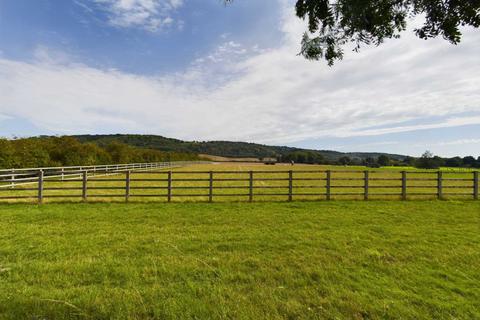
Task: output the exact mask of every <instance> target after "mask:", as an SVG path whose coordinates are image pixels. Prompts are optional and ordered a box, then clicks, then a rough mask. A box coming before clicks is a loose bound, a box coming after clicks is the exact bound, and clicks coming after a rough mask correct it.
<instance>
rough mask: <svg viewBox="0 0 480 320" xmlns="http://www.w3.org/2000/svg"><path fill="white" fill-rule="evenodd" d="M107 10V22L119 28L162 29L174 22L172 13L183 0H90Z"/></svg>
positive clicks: (155, 30)
mask: <svg viewBox="0 0 480 320" xmlns="http://www.w3.org/2000/svg"><path fill="white" fill-rule="evenodd" d="M92 1H94V2H95V3H96V4H97V5H99V6H100V8H102V9H103V10H105V11H107V12H108V16H109V23H110V24H111V25H113V26H116V27H121V28H132V27H133V28H141V29H144V30H148V31H150V32H157V31H159V30H164V29H165V28H166V27H169V26H171V25H172V24H173V23H174V19H173V17H172V13H173V12H174V11H175V10H176V9H178V8H180V7H181V6H182V5H183V0H92Z"/></svg>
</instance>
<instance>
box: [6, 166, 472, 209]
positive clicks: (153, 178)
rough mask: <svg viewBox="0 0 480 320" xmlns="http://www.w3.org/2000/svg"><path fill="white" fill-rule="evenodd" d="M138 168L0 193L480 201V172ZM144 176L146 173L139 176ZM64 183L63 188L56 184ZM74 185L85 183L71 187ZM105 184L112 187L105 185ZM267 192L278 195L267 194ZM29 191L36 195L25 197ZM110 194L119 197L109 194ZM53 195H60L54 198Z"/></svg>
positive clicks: (40, 177) (42, 180) (39, 177)
mask: <svg viewBox="0 0 480 320" xmlns="http://www.w3.org/2000/svg"><path fill="white" fill-rule="evenodd" d="M157 168H161V167H157ZM137 169H138V168H136V169H135V170H123V171H116V172H115V174H117V175H120V174H121V175H124V176H122V177H118V178H108V177H107V178H101V177H98V176H89V172H88V170H81V171H69V174H72V175H76V176H77V178H74V179H70V180H62V179H61V177H60V176H59V175H58V174H55V172H50V173H52V175H51V176H49V177H47V176H45V172H44V171H43V170H39V171H38V172H37V173H36V176H35V179H36V181H35V182H33V183H36V184H37V186H36V187H35V188H24V187H22V188H17V189H13V190H12V189H0V191H5V192H10V193H12V192H13V194H8V195H6V196H0V200H16V199H34V200H35V199H36V201H38V202H39V203H42V202H43V201H44V199H47V198H81V200H83V201H88V199H89V198H119V199H123V200H124V201H126V202H128V201H130V200H131V199H132V198H151V199H160V200H161V201H167V202H171V201H173V199H174V198H196V199H202V198H203V199H205V201H208V202H213V201H214V199H216V198H219V197H222V198H226V197H236V198H241V199H244V200H246V201H250V202H252V201H254V200H256V199H257V198H262V199H266V200H282V199H283V200H286V201H293V200H294V199H295V200H296V199H308V198H314V199H325V200H331V199H333V198H334V197H335V198H337V197H345V196H346V197H349V198H354V199H357V198H358V199H364V200H369V199H371V198H373V197H378V196H394V197H398V198H399V199H402V200H407V199H409V197H414V196H433V197H436V198H438V199H444V198H445V197H455V196H463V197H471V198H473V199H475V200H478V199H479V173H478V171H475V172H468V173H462V174H463V175H468V176H467V177H466V178H465V177H462V178H459V177H454V178H448V177H445V174H444V173H443V172H441V171H438V172H431V171H429V172H419V171H410V172H408V171H402V172H398V171H396V172H392V171H368V170H367V171H347V170H324V171H318V170H315V171H305V170H302V171H293V170H290V171H171V170H169V171H155V170H148V171H143V172H137ZM143 169H145V168H143ZM139 174H142V175H141V176H138V175H139ZM455 174H458V172H456V173H455ZM158 176H160V177H158ZM55 177H56V178H55ZM47 178H49V179H47ZM58 183H60V186H55V185H56V184H58ZM68 183H77V184H80V185H79V186H78V185H75V186H71V185H68ZM89 183H90V184H89ZM105 183H107V184H109V185H103V184H105ZM111 183H113V185H112V184H111ZM419 183H420V184H419ZM49 184H53V185H54V186H49ZM72 190H78V191H79V193H78V194H65V193H58V192H65V191H72ZM238 190H240V191H238ZM265 190H271V191H272V192H265ZM376 190H377V191H376ZM450 190H459V191H462V192H458V191H457V192H453V191H450ZM23 191H30V192H35V193H36V194H30V195H22V194H21V192H23ZM108 191H115V192H116V193H114V194H112V193H104V192H108ZM147 191H148V192H147ZM422 191H423V192H422ZM52 192H57V193H56V194H52ZM139 192H142V193H139Z"/></svg>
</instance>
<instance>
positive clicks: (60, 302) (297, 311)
mask: <svg viewBox="0 0 480 320" xmlns="http://www.w3.org/2000/svg"><path fill="white" fill-rule="evenodd" d="M479 248H480V202H474V201H466V202H457V201H456V202H453V201H420V202H419V201H409V202H392V201H374V202H355V201H333V202H294V203H267V202H265V203H252V204H249V203H214V204H202V203H175V204H162V203H144V204H115V203H97V204H49V205H44V206H36V205H23V204H14V205H2V206H0V319H264V318H267V319H282V318H283V319H479V318H480V286H479V283H480V272H479V270H480V249H479Z"/></svg>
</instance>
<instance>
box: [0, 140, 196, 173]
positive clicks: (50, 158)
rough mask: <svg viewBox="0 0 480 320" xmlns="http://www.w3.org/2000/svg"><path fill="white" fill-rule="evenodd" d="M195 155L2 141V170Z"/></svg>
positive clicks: (59, 142) (73, 143)
mask: <svg viewBox="0 0 480 320" xmlns="http://www.w3.org/2000/svg"><path fill="white" fill-rule="evenodd" d="M198 159H199V158H198V156H197V155H195V154H193V153H181V152H164V151H158V150H154V149H147V148H137V147H132V146H129V145H127V144H124V143H120V142H116V141H112V142H110V143H109V144H107V145H105V146H99V145H97V144H94V143H89V142H87V143H82V142H80V141H78V140H77V139H75V138H72V137H34V138H23V139H13V140H8V139H0V168H25V167H56V166H87V165H100V164H118V163H140V162H163V161H188V160H198Z"/></svg>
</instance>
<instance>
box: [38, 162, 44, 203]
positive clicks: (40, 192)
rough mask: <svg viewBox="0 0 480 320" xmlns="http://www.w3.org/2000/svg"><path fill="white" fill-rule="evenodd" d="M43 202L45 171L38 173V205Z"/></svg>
mask: <svg viewBox="0 0 480 320" xmlns="http://www.w3.org/2000/svg"><path fill="white" fill-rule="evenodd" d="M42 202H43V170H40V171H39V172H38V203H39V204H41V203H42Z"/></svg>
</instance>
